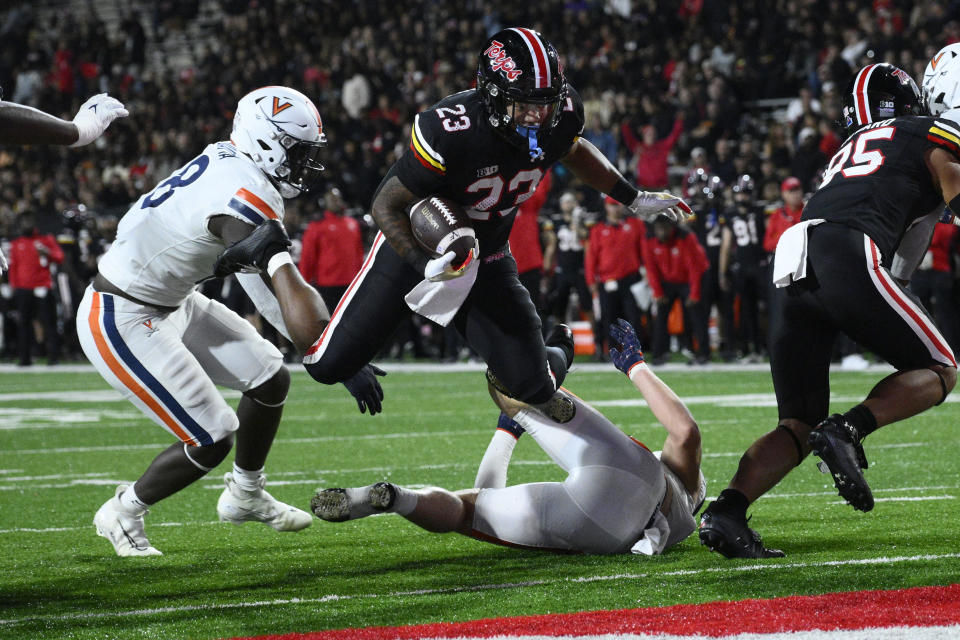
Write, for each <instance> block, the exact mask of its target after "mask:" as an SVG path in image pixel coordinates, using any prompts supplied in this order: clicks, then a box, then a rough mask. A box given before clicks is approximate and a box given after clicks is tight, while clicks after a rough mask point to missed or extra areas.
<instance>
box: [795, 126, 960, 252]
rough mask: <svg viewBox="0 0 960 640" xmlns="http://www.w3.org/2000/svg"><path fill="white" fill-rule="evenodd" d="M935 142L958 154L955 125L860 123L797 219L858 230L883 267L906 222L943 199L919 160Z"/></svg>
mask: <svg viewBox="0 0 960 640" xmlns="http://www.w3.org/2000/svg"><path fill="white" fill-rule="evenodd" d="M937 147H940V148H942V149H945V150H947V151H949V152H950V153H952V154H954V155H955V156H958V157H960V125H958V124H956V123H954V122H952V121H950V120H945V119H942V118H934V117H929V116H905V117H901V118H892V119H890V120H882V121H880V122H876V123H874V124H871V125H867V126H866V127H863V128H862V129H860V130H858V131H857V132H856V133H854V134H853V135H851V136H850V137H849V138H848V139H847V140H846V141H845V142H844V143H843V146H841V147H840V150H839V151H837V153H836V154H835V155H834V156H833V158H832V159H831V160H830V163H829V165H828V166H827V169H826V171H825V173H824V176H823V182H822V183H821V184H820V188H819V189H818V190H817V192H816V193H815V194H814V195H813V197H811V198H810V201H809V202H808V203H807V206H806V207H805V208H804V210H803V219H804V220H809V219H813V218H823V219H825V220H829V221H831V222H838V223H841V224H845V225H847V226H849V227H852V228H854V229H858V230H860V231H862V232H864V233H865V234H867V235H868V236H870V238H871V239H872V240H873V241H874V242H876V243H877V247H878V248H879V249H880V251H881V253H882V255H883V264H884V265H885V266H887V267H889V266H890V261H891V260H892V259H893V254H894V252H895V251H896V250H897V247H898V246H899V244H900V240H901V239H902V238H903V234H904V232H905V231H906V230H907V227H908V226H910V224H911V223H912V222H913V221H914V220H915V219H917V218H920V217H922V216H925V215H927V214H929V213H931V212H932V211H933V210H934V209H935V208H937V207H938V206H942V205H943V198H942V197H941V195H940V193H939V192H938V191H937V189H936V188H935V187H934V185H933V180H932V178H931V177H930V171H929V169H928V168H927V163H926V160H925V154H926V152H927V150H929V149H931V148H937Z"/></svg>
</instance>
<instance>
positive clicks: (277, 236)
mask: <svg viewBox="0 0 960 640" xmlns="http://www.w3.org/2000/svg"><path fill="white" fill-rule="evenodd" d="M290 244H291V242H290V238H288V237H287V232H286V230H285V229H284V228H283V223H281V222H280V221H279V220H267V221H266V222H264V223H262V224H260V225H259V226H257V228H256V229H254V230H253V232H251V233H250V235H248V236H247V237H246V238H244V239H243V240H241V241H240V242H237V243H235V244H232V245H230V246H229V247H227V248H226V250H224V252H223V253H221V254H220V255H219V256H217V261H216V262H215V263H214V265H213V275H214V277H215V278H225V277H227V276H228V275H230V274H231V273H236V272H237V271H243V272H245V273H260V272H261V271H266V270H267V263H268V262H270V258H272V257H273V256H275V255H277V254H278V253H281V252H283V251H286V250H287V248H288V247H289V246H290Z"/></svg>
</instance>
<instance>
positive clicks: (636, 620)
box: [234, 584, 960, 640]
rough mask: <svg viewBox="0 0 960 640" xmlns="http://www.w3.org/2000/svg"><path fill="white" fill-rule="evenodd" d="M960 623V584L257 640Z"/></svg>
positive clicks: (686, 632)
mask: <svg viewBox="0 0 960 640" xmlns="http://www.w3.org/2000/svg"><path fill="white" fill-rule="evenodd" d="M957 623H960V584H954V585H950V586H947V587H917V588H914V589H902V590H897V591H851V592H845V593H831V594H825V595H819V596H790V597H787V598H775V599H771V600H740V601H738V602H710V603H707V604H681V605H674V606H672V607H654V608H649V609H621V610H619V611H588V612H584V613H567V614H554V615H541V616H524V617H517V618H490V619H486V620H474V621H471V622H456V623H437V624H424V625H416V626H409V627H367V628H365V629H339V630H335V631H318V632H313V633H289V634H285V635H279V636H276V635H274V636H258V637H257V639H256V640H347V639H350V640H388V639H390V640H393V639H396V640H404V639H411V638H456V637H458V636H461V637H462V636H468V637H478V638H484V637H491V636H496V635H513V636H523V635H532V634H539V635H547V636H559V635H566V636H575V635H587V634H597V633H648V634H653V633H669V634H675V635H695V634H706V635H710V636H717V635H732V634H737V633H776V632H786V631H809V630H813V629H822V630H853V629H868V628H875V627H905V626H914V627H917V626H919V627H926V626H935V625H946V624H957ZM234 640H241V639H234ZM247 640H254V639H252V638H249V639H247Z"/></svg>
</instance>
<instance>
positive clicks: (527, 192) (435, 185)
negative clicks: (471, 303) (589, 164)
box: [384, 87, 583, 256]
mask: <svg viewBox="0 0 960 640" xmlns="http://www.w3.org/2000/svg"><path fill="white" fill-rule="evenodd" d="M561 108H562V109H563V112H562V113H561V116H560V119H559V121H558V122H557V124H556V125H555V126H554V128H553V129H552V130H551V131H550V132H549V133H548V134H547V135H546V136H545V137H541V139H540V146H541V148H542V149H543V156H542V157H541V158H539V159H536V160H533V159H531V154H530V152H529V151H528V150H527V149H523V148H520V147H518V146H515V145H513V144H511V143H510V142H508V141H507V140H506V139H505V138H504V137H503V136H501V135H500V134H498V133H497V132H496V131H495V130H494V128H493V127H492V126H490V123H489V122H488V121H487V111H486V108H485V106H484V104H483V100H482V98H481V97H480V95H479V94H478V93H477V92H476V91H475V90H472V89H471V90H469V91H462V92H460V93H455V94H453V95H451V96H447V97H446V98H444V99H443V100H441V101H440V102H438V103H436V104H435V105H433V106H431V107H430V108H429V109H426V110H425V111H422V112H420V113H419V114H417V116H416V118H415V119H414V122H413V130H412V133H411V140H410V145H409V146H408V148H407V150H406V152H405V153H404V154H403V156H401V157H400V159H399V160H398V161H397V162H396V164H394V166H393V167H392V168H391V169H390V172H389V173H388V174H387V177H386V178H385V179H384V180H386V179H389V178H390V176H393V175H395V176H397V177H398V178H399V179H400V181H401V182H402V183H403V184H404V186H406V187H407V188H408V189H409V190H410V191H412V192H413V193H414V194H416V195H418V196H422V197H427V196H431V195H439V196H442V197H444V198H449V199H451V200H453V201H454V202H457V203H459V204H460V205H462V206H463V207H464V209H466V210H467V213H468V214H469V215H470V218H471V219H472V221H473V227H474V229H475V230H476V233H477V239H478V240H479V242H480V255H481V256H487V255H490V254H491V253H494V252H496V251H497V250H498V249H500V248H501V247H502V246H503V245H504V244H506V242H507V238H508V236H509V235H510V227H511V226H512V225H513V219H514V217H515V214H516V208H517V205H518V204H520V203H521V202H523V201H524V200H526V199H527V198H529V197H530V196H532V195H533V192H534V191H535V190H536V188H537V184H538V183H539V182H540V179H541V178H542V177H543V176H544V174H545V173H546V172H547V171H548V170H549V169H550V167H551V166H552V165H553V164H554V163H555V162H557V160H559V159H560V158H562V157H563V156H565V155H566V154H567V152H568V151H570V148H571V147H572V146H573V143H574V141H575V140H576V139H577V137H578V136H579V135H580V134H581V133H582V132H583V102H582V101H581V100H580V96H579V95H578V94H577V92H576V91H574V90H573V88H572V87H568V95H567V98H566V100H564V102H563V104H562V105H561Z"/></svg>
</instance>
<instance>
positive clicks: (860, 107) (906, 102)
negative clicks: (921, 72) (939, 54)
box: [840, 62, 927, 136]
mask: <svg viewBox="0 0 960 640" xmlns="http://www.w3.org/2000/svg"><path fill="white" fill-rule="evenodd" d="M926 113H927V109H926V105H925V104H924V101H923V96H922V94H921V93H920V89H918V88H917V83H916V82H914V81H913V78H911V77H910V74H908V73H907V72H906V71H904V70H903V69H900V68H899V67H895V66H893V65H892V64H889V63H886V62H884V63H880V64H870V65H867V66H865V67H864V68H863V69H861V70H860V71H859V73H857V75H855V76H854V77H853V79H852V80H850V82H849V83H848V84H847V89H846V91H845V92H844V94H843V117H842V119H841V121H840V124H841V126H842V127H843V130H844V132H845V133H846V134H847V135H848V136H849V135H850V134H852V133H853V132H854V131H856V130H857V129H859V128H860V127H862V126H864V125H867V124H870V123H872V122H878V121H880V120H886V119H888V118H896V117H899V116H922V115H926Z"/></svg>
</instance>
